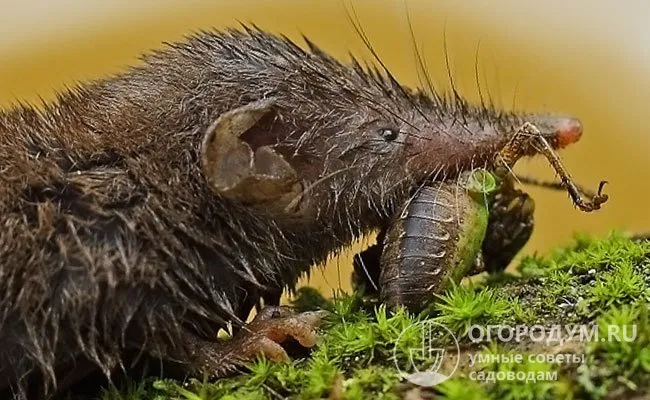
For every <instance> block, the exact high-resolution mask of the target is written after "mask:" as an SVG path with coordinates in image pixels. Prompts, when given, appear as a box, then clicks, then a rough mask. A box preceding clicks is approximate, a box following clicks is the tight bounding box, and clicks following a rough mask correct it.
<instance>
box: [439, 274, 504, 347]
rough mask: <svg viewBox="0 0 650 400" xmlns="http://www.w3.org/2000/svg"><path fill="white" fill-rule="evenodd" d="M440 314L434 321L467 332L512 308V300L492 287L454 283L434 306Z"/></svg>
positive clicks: (463, 332)
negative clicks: (501, 295)
mask: <svg viewBox="0 0 650 400" xmlns="http://www.w3.org/2000/svg"><path fill="white" fill-rule="evenodd" d="M433 310H434V312H435V311H438V312H439V315H438V316H437V317H434V321H436V322H438V323H440V324H442V325H444V326H446V327H447V328H449V329H451V330H452V331H453V332H454V333H456V334H458V335H460V336H465V335H466V334H467V332H468V331H469V328H470V327H471V326H472V325H476V324H487V323H488V322H490V321H495V320H500V319H502V318H503V317H504V316H505V315H506V314H507V313H508V312H509V311H511V304H509V303H508V302H507V301H506V300H505V299H504V298H503V297H500V296H498V295H497V294H496V291H495V290H494V289H492V288H482V289H480V290H479V289H477V288H476V287H475V286H474V285H467V286H457V285H453V286H452V287H451V289H450V290H448V291H447V292H446V293H445V294H443V295H441V296H439V301H438V302H436V303H435V304H434V306H433Z"/></svg>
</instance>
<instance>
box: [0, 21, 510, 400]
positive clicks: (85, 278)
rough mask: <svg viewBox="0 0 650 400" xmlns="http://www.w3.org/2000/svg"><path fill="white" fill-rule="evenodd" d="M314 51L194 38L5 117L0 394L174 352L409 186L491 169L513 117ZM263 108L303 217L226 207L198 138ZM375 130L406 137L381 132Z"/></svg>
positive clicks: (247, 39)
mask: <svg viewBox="0 0 650 400" xmlns="http://www.w3.org/2000/svg"><path fill="white" fill-rule="evenodd" d="M308 44H309V47H310V50H309V51H307V50H304V49H302V48H301V47H299V46H297V45H296V44H294V43H293V42H291V41H290V40H289V39H286V38H282V37H278V36H274V35H271V34H268V33H266V32H263V31H261V30H258V29H255V28H248V27H246V28H245V29H244V31H236V30H230V31H226V32H201V33H198V34H195V35H193V36H191V37H189V38H188V39H187V40H186V41H185V42H182V43H175V44H171V45H169V46H168V47H167V48H165V49H164V50H161V51H157V52H154V53H152V54H150V55H148V56H146V57H145V58H144V59H143V63H142V64H141V65H139V66H137V67H134V68H131V69H129V70H128V71H127V72H125V73H123V74H121V75H118V76H115V77H112V78H110V79H105V80H100V81H95V82H91V83H87V84H84V85H81V86H78V87H76V88H74V89H71V90H68V91H66V92H65V93H62V94H61V95H60V96H59V97H58V99H57V101H56V102H54V103H52V104H46V105H44V106H43V107H42V108H41V109H40V110H39V109H36V108H33V107H30V106H21V107H17V108H15V109H13V110H7V111H5V112H0V171H2V172H1V175H0V226H1V228H2V233H1V234H0V387H1V388H5V389H8V388H9V390H13V391H16V392H17V391H18V390H19V389H20V388H21V387H24V386H25V385H26V384H31V382H32V381H31V379H32V377H33V376H42V377H43V380H42V382H43V385H44V390H45V391H46V392H48V393H51V392H52V390H53V389H54V388H55V385H56V383H57V379H58V376H57V374H58V370H57V368H59V367H60V366H61V365H65V364H66V363H68V362H70V361H72V360H73V359H76V358H78V357H84V358H87V359H88V360H90V361H91V362H92V364H94V365H95V366H96V367H98V368H101V369H102V370H103V371H104V372H105V373H106V374H109V373H110V371H111V370H112V369H114V368H116V367H119V366H120V365H121V364H120V363H121V361H122V352H123V350H124V348H125V347H128V346H131V345H133V344H134V343H135V346H136V347H140V348H143V349H146V351H148V352H154V353H156V354H162V355H164V354H165V352H166V349H167V348H168V347H169V346H182V342H181V332H182V331H183V330H185V329H189V330H191V331H192V332H194V333H195V334H198V335H200V336H201V337H204V338H210V337H214V335H215V333H216V331H217V330H218V329H219V328H221V327H223V326H224V325H225V323H226V322H227V321H232V320H235V321H239V319H241V318H243V317H244V316H245V315H246V314H247V312H248V311H249V309H250V307H251V305H252V304H254V302H255V301H257V298H258V297H259V295H260V294H261V293H263V292H264V291H265V290H266V288H268V287H282V286H289V287H291V286H293V285H294V284H295V282H296V280H297V279H298V277H299V276H300V274H302V273H304V272H306V271H308V269H309V267H310V266H311V265H314V264H322V263H323V262H325V260H326V259H327V257H329V256H331V255H332V254H333V253H335V252H337V251H338V250H339V249H340V248H342V247H344V246H346V245H348V244H349V243H350V242H351V240H352V239H353V238H355V237H357V236H359V235H361V234H363V233H366V232H369V231H370V230H372V229H375V228H377V227H379V226H380V225H381V224H382V223H383V222H384V221H386V220H387V218H388V216H389V215H391V213H392V210H393V208H394V207H395V206H396V205H397V204H400V203H402V202H403V201H404V200H405V199H406V198H407V197H408V196H409V194H410V191H411V189H412V188H413V187H414V185H416V184H417V183H418V182H421V181H422V180H424V179H425V178H426V177H428V176H433V175H437V174H441V176H442V175H445V176H449V175H454V174H457V173H458V172H459V171H461V170H463V169H467V168H470V167H472V166H477V165H482V164H485V163H486V162H488V160H489V157H490V156H491V155H493V154H494V152H495V149H497V148H499V146H501V145H503V143H504V142H505V140H506V139H507V137H506V132H511V131H513V129H512V128H513V126H515V124H516V123H518V122H519V119H518V118H517V117H516V116H514V115H509V114H497V112H496V111H494V110H493V109H491V108H485V107H474V106H471V105H468V104H466V103H465V102H464V101H462V99H460V98H459V97H458V96H453V97H444V96H440V95H436V94H434V95H433V96H432V95H431V94H429V95H425V94H424V93H423V92H414V91H411V90H409V89H406V88H403V87H402V86H399V85H398V84H397V83H396V81H395V80H394V79H393V78H392V76H390V75H387V74H386V73H385V72H387V71H379V70H373V69H372V68H366V67H361V66H360V65H359V63H358V62H356V61H354V60H353V62H352V64H351V65H349V66H348V65H344V64H341V63H340V62H338V61H336V60H335V59H333V58H331V57H330V56H328V55H327V54H326V53H324V52H323V51H321V50H319V49H318V48H316V47H315V46H313V45H312V44H311V43H308ZM267 97H274V98H276V100H277V102H276V104H275V108H276V110H277V111H276V114H275V116H274V118H273V120H272V121H268V125H266V126H265V129H266V130H267V131H268V132H271V133H272V134H271V135H270V136H269V137H270V138H272V139H269V140H274V141H275V147H276V148H277V150H278V151H279V152H280V153H281V154H284V155H285V157H286V158H287V159H288V160H289V161H290V163H292V165H293V166H294V167H295V168H296V170H297V171H298V172H299V174H300V178H301V179H302V180H303V181H304V182H305V183H306V186H309V184H313V183H314V182H318V183H317V184H316V185H314V186H313V188H312V189H311V190H310V192H309V194H308V197H309V198H310V201H311V202H312V204H313V207H314V213H313V214H309V217H304V216H303V217H293V216H291V215H282V214H278V213H268V212H264V210H260V209H256V208H254V207H253V208H251V207H246V206H242V205H239V204H237V203H235V202H231V201H228V200H226V199H224V198H222V197H220V196H219V194H217V193H215V192H214V191H213V190H212V189H211V188H210V187H209V185H208V184H207V183H206V179H205V177H204V175H203V172H202V170H201V167H200V162H199V158H200V155H199V151H200V143H201V139H202V135H203V132H204V131H205V129H206V128H207V127H208V126H209V125H210V124H211V123H212V122H213V121H214V120H215V119H216V118H217V117H218V116H219V115H220V114H221V113H223V112H225V111H228V110H230V109H233V108H235V107H238V106H241V105H243V104H246V103H248V102H251V101H255V100H258V99H261V98H267ZM384 125H389V126H395V127H397V129H399V130H400V132H402V134H401V136H400V138H399V139H398V140H397V141H395V142H393V143H387V142H386V141H384V140H382V139H381V138H380V137H379V136H378V135H376V129H377V128H378V127H379V128H381V127H382V126H384ZM405 165H412V166H415V167H413V168H411V169H409V170H408V171H407V169H406V168H404V166H405ZM416 167H417V168H416Z"/></svg>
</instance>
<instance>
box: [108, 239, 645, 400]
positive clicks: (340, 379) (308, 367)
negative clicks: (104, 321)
mask: <svg viewBox="0 0 650 400" xmlns="http://www.w3.org/2000/svg"><path fill="white" fill-rule="evenodd" d="M649 258H650V243H649V242H633V241H630V240H628V239H626V238H625V237H624V236H623V235H621V234H618V233H614V234H611V235H609V236H607V237H605V238H601V239H598V238H593V237H589V236H585V235H581V236H577V237H576V239H575V241H574V243H573V244H572V245H571V246H569V247H567V248H565V249H558V250H556V251H554V252H552V253H551V254H550V255H549V256H546V257H540V256H534V257H527V258H525V259H524V260H523V261H522V262H521V264H520V266H519V269H518V272H519V274H520V276H513V275H509V274H501V275H497V276H493V277H490V278H489V279H486V280H485V282H484V283H482V284H472V285H460V286H457V285H455V286H451V287H450V288H449V289H448V290H447V291H446V292H445V293H442V294H441V295H440V296H439V297H438V300H437V301H436V303H435V304H434V305H433V306H431V307H430V308H429V309H428V310H426V311H425V312H424V313H423V314H422V315H419V316H414V315H410V314H408V313H406V312H405V311H403V310H398V311H396V312H394V313H390V312H387V310H386V309H385V308H384V307H383V306H379V307H376V308H373V307H368V306H367V304H368V303H366V302H364V299H362V298H361V297H359V295H355V294H353V295H346V294H342V293H339V294H337V295H336V296H335V298H334V299H333V300H326V299H324V298H323V297H322V296H321V295H320V294H319V293H317V292H315V291H313V290H308V289H302V290H300V291H299V292H298V296H297V299H296V300H295V301H294V303H293V304H294V305H295V306H296V307H297V308H299V309H300V310H303V311H304V310H309V309H315V308H325V309H328V310H331V315H330V316H329V317H328V319H327V321H326V322H325V324H324V328H323V334H322V340H321V343H320V344H319V345H318V346H317V347H316V348H315V349H314V350H313V352H312V354H311V356H310V357H308V358H305V359H298V360H295V361H294V362H292V363H288V364H273V363H270V362H268V361H266V360H264V359H260V360H258V361H256V362H255V363H253V364H251V365H250V367H249V372H247V373H245V374H242V375H240V376H236V377H233V378H229V379H220V380H218V381H217V382H214V383H209V382H202V381H197V380H189V381H187V382H174V381H169V380H148V381H144V382H141V383H138V384H131V385H130V386H128V387H126V388H124V389H122V390H121V391H117V390H115V389H112V390H109V391H107V392H106V393H105V394H104V396H103V399H104V400H114V399H118V398H120V399H128V400H141V399H168V398H170V399H185V400H190V399H191V400H195V399H202V400H211V399H279V398H286V397H288V398H292V399H311V398H327V397H330V396H331V397H332V398H345V399H367V398H377V399H384V398H385V399H395V398H404V396H406V393H411V396H414V395H413V391H414V390H415V391H417V390H419V391H421V393H420V394H421V395H422V397H423V398H427V396H430V397H433V396H436V398H447V399H486V398H487V399H489V398H493V399H545V398H548V399H552V398H595V399H598V398H614V397H615V398H617V399H625V398H633V397H634V396H638V397H639V398H642V397H643V396H645V395H647V394H648V393H650V324H649V323H648V303H649V302H650V298H649V297H650V261H649ZM425 320H430V321H433V322H436V323H438V324H442V325H444V326H446V327H448V328H449V329H450V330H451V331H452V332H453V333H454V334H455V336H456V337H458V339H459V342H460V343H461V348H462V353H461V358H467V357H468V356H469V355H476V354H478V353H481V354H487V355H490V354H492V355H494V356H495V358H492V359H490V358H489V357H488V358H487V360H488V362H486V363H482V364H480V365H476V364H475V365H469V363H468V362H466V361H465V362H461V363H460V367H459V368H458V370H457V371H456V373H455V374H454V375H453V377H452V378H451V379H449V380H447V381H446V382H444V383H442V384H440V385H438V386H435V387H434V388H417V387H415V386H414V385H412V384H409V383H408V382H405V381H404V380H403V379H400V376H399V374H398V371H397V370H396V368H395V367H394V365H395V364H394V363H395V359H394V357H397V359H398V361H400V360H402V359H404V357H406V356H407V355H408V354H409V349H413V348H417V346H421V341H422V337H421V335H420V332H419V331H417V330H413V329H411V330H409V329H407V328H408V327H411V326H413V324H416V323H417V322H419V321H425ZM475 324H480V325H484V326H487V325H510V326H514V325H517V324H526V325H527V326H530V325H533V324H539V325H543V326H552V325H558V326H564V325H567V324H568V325H569V326H571V325H572V324H584V326H585V327H587V328H588V329H591V328H590V325H589V324H597V332H598V340H586V341H585V340H576V338H575V337H574V338H572V340H570V341H568V342H566V343H563V342H562V343H558V344H550V345H549V344H548V343H539V342H535V341H532V340H531V339H530V337H528V338H527V340H524V341H521V342H503V341H499V340H496V339H494V338H493V340H492V341H491V342H489V343H487V346H483V345H482V344H474V343H471V342H470V341H469V340H468V337H467V333H468V330H469V329H470V327H471V326H472V325H475ZM612 327H614V328H612ZM612 330H614V331H616V332H617V333H618V334H619V335H620V336H621V337H622V339H624V338H625V337H628V338H629V337H631V335H632V334H633V333H634V340H632V341H626V340H601V339H603V338H605V339H608V335H611V332H612ZM589 333H590V334H593V331H591V330H589ZM625 334H626V335H625ZM400 335H401V337H400ZM398 339H399V340H398ZM583 339H584V338H583ZM592 339H593V338H592ZM435 340H436V345H437V346H438V345H439V346H442V347H445V346H451V345H452V342H451V339H450V338H449V337H448V336H444V335H443V336H440V337H436V338H435ZM483 344H485V343H483ZM396 347H397V348H396ZM556 353H559V354H564V353H566V354H571V355H576V356H579V357H584V363H582V362H580V363H549V362H536V361H535V360H530V359H528V357H527V356H528V355H530V354H556ZM515 354H521V355H522V357H523V360H522V361H521V362H514V363H508V362H503V359H499V358H498V357H497V356H498V355H505V356H506V357H507V356H508V355H515ZM413 361H414V363H415V364H416V365H417V366H419V367H427V366H429V365H430V363H431V360H427V359H426V358H424V357H423V356H422V355H418V354H416V355H415V357H414V358H413ZM472 372H475V373H476V372H483V373H484V374H487V373H493V374H497V373H502V374H508V373H510V374H514V376H516V374H519V375H520V376H526V377H528V378H530V377H532V376H535V377H536V378H537V377H540V376H546V375H544V374H551V375H550V376H557V379H556V380H555V379H554V380H545V379H539V380H538V379H535V380H530V379H528V380H526V379H524V380H521V379H513V380H491V381H487V382H486V381H484V380H483V381H481V380H477V379H476V375H473V376H472V375H471V374H472ZM521 374H524V375H521ZM553 374H557V375H553ZM413 398H416V397H413Z"/></svg>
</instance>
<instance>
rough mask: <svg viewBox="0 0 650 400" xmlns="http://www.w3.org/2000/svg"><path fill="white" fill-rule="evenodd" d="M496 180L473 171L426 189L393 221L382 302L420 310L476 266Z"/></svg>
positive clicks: (385, 251) (384, 262)
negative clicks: (457, 179)
mask: <svg viewBox="0 0 650 400" xmlns="http://www.w3.org/2000/svg"><path fill="white" fill-rule="evenodd" d="M494 185H495V182H494V178H493V177H492V175H490V174H489V173H488V172H486V171H485V170H475V171H473V172H471V173H468V174H466V175H465V176H463V177H461V180H460V181H458V182H457V181H453V182H435V183H432V184H430V185H429V186H425V187H422V188H421V189H420V190H419V191H418V192H417V193H416V194H415V196H414V197H413V199H412V200H411V201H410V202H409V203H408V204H407V205H406V206H405V208H404V209H403V211H402V212H401V213H399V214H398V215H396V216H395V219H394V220H393V222H392V223H391V224H390V226H389V228H388V229H387V231H386V234H385V237H384V239H383V252H382V255H381V261H380V265H381V273H380V277H379V288H380V298H381V301H382V302H384V303H385V304H386V305H387V306H389V307H391V308H394V307H396V306H399V305H404V306H406V307H407V308H408V309H409V310H411V311H420V310H422V309H423V308H424V307H425V306H426V304H427V303H428V302H429V301H430V300H432V299H433V298H434V296H433V294H435V293H440V292H441V291H442V289H444V287H445V286H446V285H447V284H448V283H449V282H457V281H459V280H460V279H462V278H463V277H464V276H466V275H467V273H468V272H469V270H470V269H471V268H472V266H473V265H474V263H475V261H476V259H477V256H478V254H479V251H480V250H481V244H482V243H483V239H484V237H485V233H486V229H487V224H488V215H489V212H488V208H487V204H488V199H489V196H490V194H491V193H492V192H493V190H494V188H495V186H494Z"/></svg>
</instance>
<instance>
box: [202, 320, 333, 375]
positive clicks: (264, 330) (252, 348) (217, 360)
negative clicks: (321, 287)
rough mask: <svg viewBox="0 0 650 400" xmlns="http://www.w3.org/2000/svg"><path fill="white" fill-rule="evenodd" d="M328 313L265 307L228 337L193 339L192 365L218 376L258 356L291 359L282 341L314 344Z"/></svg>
mask: <svg viewBox="0 0 650 400" xmlns="http://www.w3.org/2000/svg"><path fill="white" fill-rule="evenodd" d="M326 314H327V312H326V311H313V312H304V313H295V312H294V311H292V310H291V309H290V308H288V307H265V308H263V309H262V310H261V311H260V313H259V314H257V316H256V317H255V319H253V321H251V322H250V323H249V324H248V325H247V326H245V327H244V328H243V329H242V330H241V331H239V332H238V333H237V334H235V336H234V337H233V338H232V339H230V340H228V341H223V342H210V341H200V340H197V341H196V342H194V343H192V344H191V348H192V358H193V363H192V364H193V369H194V370H195V372H203V373H206V374H208V376H210V377H212V378H217V377H221V376H224V375H228V374H230V373H232V372H234V371H235V370H237V369H238V368H240V367H242V366H243V365H245V364H247V363H250V362H252V361H253V360H255V358H257V357H258V356H265V357H266V358H267V359H269V360H272V361H276V362H280V361H289V356H288V354H287V352H286V351H285V349H284V348H283V347H282V346H281V343H284V342H285V341H287V340H288V339H294V340H295V341H297V342H298V343H299V344H300V345H302V346H304V347H312V346H314V345H315V344H316V340H317V332H316V330H317V328H318V326H319V325H320V323H321V320H322V318H323V317H324V316H325V315H326Z"/></svg>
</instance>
